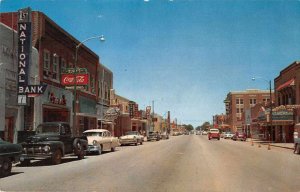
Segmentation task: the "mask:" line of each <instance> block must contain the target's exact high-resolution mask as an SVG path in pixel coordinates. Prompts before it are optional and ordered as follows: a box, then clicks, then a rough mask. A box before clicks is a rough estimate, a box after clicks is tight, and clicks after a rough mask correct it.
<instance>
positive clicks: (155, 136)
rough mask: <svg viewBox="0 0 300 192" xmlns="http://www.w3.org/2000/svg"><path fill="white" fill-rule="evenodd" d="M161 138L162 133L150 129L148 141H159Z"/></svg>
mask: <svg viewBox="0 0 300 192" xmlns="http://www.w3.org/2000/svg"><path fill="white" fill-rule="evenodd" d="M160 139H161V136H160V134H159V133H158V132H157V131H156V132H154V131H150V132H149V135H148V137H147V141H159V140H160Z"/></svg>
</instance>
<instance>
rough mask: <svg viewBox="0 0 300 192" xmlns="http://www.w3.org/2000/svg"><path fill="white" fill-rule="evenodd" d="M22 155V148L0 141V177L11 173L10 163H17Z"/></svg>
mask: <svg viewBox="0 0 300 192" xmlns="http://www.w3.org/2000/svg"><path fill="white" fill-rule="evenodd" d="M21 153H22V146H21V145H18V144H12V143H9V142H6V141H3V140H2V139H0V177H6V176H8V175H9V174H10V173H11V169H12V163H13V162H15V163H16V162H18V161H19V159H20V155H21Z"/></svg>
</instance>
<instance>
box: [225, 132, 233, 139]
mask: <svg viewBox="0 0 300 192" xmlns="http://www.w3.org/2000/svg"><path fill="white" fill-rule="evenodd" d="M233 135H234V134H233V133H231V132H224V136H223V138H224V139H228V138H229V139H231V138H232V137H233Z"/></svg>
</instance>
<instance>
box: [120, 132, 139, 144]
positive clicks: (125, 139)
mask: <svg viewBox="0 0 300 192" xmlns="http://www.w3.org/2000/svg"><path fill="white" fill-rule="evenodd" d="M119 139H120V143H121V145H130V144H134V145H138V143H139V144H141V145H143V141H144V136H143V135H141V134H140V133H139V132H138V131H128V132H126V133H125V135H123V136H121V137H120V138H119Z"/></svg>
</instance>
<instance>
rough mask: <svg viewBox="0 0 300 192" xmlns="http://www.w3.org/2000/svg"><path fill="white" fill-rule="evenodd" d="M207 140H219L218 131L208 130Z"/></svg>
mask: <svg viewBox="0 0 300 192" xmlns="http://www.w3.org/2000/svg"><path fill="white" fill-rule="evenodd" d="M208 139H209V140H211V139H218V140H220V131H219V129H210V130H209V132H208Z"/></svg>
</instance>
